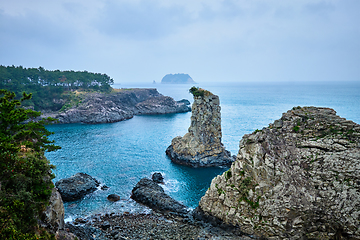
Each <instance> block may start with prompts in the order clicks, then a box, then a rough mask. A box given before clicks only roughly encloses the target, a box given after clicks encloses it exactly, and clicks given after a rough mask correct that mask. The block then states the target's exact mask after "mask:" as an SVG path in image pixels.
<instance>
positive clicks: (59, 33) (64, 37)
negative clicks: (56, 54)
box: [0, 12, 75, 47]
mask: <svg viewBox="0 0 360 240" xmlns="http://www.w3.org/2000/svg"><path fill="white" fill-rule="evenodd" d="M0 32H1V33H2V34H1V35H2V41H1V42H2V43H1V44H2V45H7V44H13V43H14V42H17V43H19V44H22V45H28V44H29V43H32V44H36V45H43V46H49V47H55V46H56V47H62V46H66V45H67V44H69V43H71V42H73V41H74V38H73V37H74V36H75V35H74V34H73V33H74V32H73V31H72V29H70V28H67V27H66V26H64V25H62V24H58V23H56V22H53V21H51V20H49V19H48V18H45V17H43V16H41V15H39V14H38V13H35V12H29V13H27V14H26V15H21V16H16V17H14V16H9V15H6V14H4V12H0Z"/></svg>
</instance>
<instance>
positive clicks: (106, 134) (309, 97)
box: [46, 82, 360, 221]
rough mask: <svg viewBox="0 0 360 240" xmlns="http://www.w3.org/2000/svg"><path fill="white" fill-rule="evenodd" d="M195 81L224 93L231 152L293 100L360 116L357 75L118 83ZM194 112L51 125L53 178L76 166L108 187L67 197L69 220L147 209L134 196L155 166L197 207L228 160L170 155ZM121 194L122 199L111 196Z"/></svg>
mask: <svg viewBox="0 0 360 240" xmlns="http://www.w3.org/2000/svg"><path fill="white" fill-rule="evenodd" d="M192 86H196V87H201V88H204V89H206V90H209V91H211V92H212V93H214V94H216V95H218V96H219V98H220V106H221V118H222V119H221V121H222V122H221V123H222V142H223V144H224V146H225V148H226V149H227V150H229V151H230V152H231V154H232V155H237V153H238V151H239V141H240V140H241V138H242V137H243V135H244V134H250V133H252V132H254V131H255V130H256V129H262V128H264V127H267V126H268V125H269V124H270V123H273V122H274V121H275V120H277V119H279V118H281V116H282V113H284V112H286V111H288V110H290V109H292V108H293V107H296V106H316V107H329V108H333V109H334V110H335V111H336V112H337V114H338V115H339V116H341V117H343V118H346V119H348V120H352V121H354V122H356V123H360V82H296V83H290V82H285V83H284V82H276V83H269V82H264V83H218V82H217V83H200V84H192V85H189V84H152V83H149V84H146V83H142V84H139V83H138V84H136V83H124V84H115V85H113V87H114V88H156V89H157V90H158V91H159V92H160V93H161V94H163V95H166V96H170V97H172V98H174V99H175V100H181V99H188V100H189V101H190V102H191V103H192V102H193V97H192V95H191V94H190V93H189V89H190V88H191V87H192ZM190 117H191V112H188V113H177V114H164V115H140V116H134V118H132V119H129V120H126V121H122V122H117V123H104V124H62V125H50V126H47V128H48V129H49V130H50V131H52V132H54V134H53V135H52V136H51V137H50V138H51V139H52V140H55V142H56V144H57V145H59V146H61V147H62V148H61V149H60V150H58V151H56V152H50V153H46V157H47V158H48V159H49V161H50V162H51V164H53V165H55V166H56V168H55V169H54V170H53V172H54V173H55V176H56V178H55V179H54V180H53V181H54V183H55V182H56V181H58V180H60V179H62V178H67V177H70V176H72V175H74V174H76V173H78V172H83V173H87V174H89V175H91V176H93V177H95V178H96V179H98V180H99V181H100V182H101V186H103V185H106V186H107V187H109V188H108V189H107V190H101V188H100V187H99V189H98V190H96V191H95V192H93V193H91V194H89V195H87V196H85V197H84V198H83V199H81V200H77V201H73V202H67V203H65V204H64V206H65V220H66V221H72V220H74V219H76V218H77V217H82V218H84V217H88V216H91V215H95V214H105V213H112V212H115V213H124V212H129V213H139V212H145V213H147V212H149V211H150V210H149V209H148V208H146V207H145V206H142V205H140V204H138V203H136V202H135V201H133V200H132V199H131V198H130V195H131V190H132V189H133V187H134V186H135V185H136V183H137V182H138V181H139V180H140V179H141V178H144V177H147V178H151V176H152V174H153V173H155V172H160V173H161V174H162V175H163V176H164V184H162V185H161V186H162V187H163V188H164V190H165V192H166V193H167V194H169V195H170V196H171V197H173V198H174V199H176V200H178V201H180V202H181V203H183V204H185V205H186V206H188V207H189V208H190V209H194V208H196V207H197V205H198V203H199V200H200V199H201V197H202V196H203V195H204V194H205V192H206V190H207V189H208V188H209V186H210V183H211V180H212V179H213V178H214V177H216V176H217V175H219V174H222V173H223V172H224V171H226V170H227V168H224V167H211V168H191V167H187V166H182V165H178V164H175V163H173V162H171V160H170V159H169V158H168V157H167V156H166V155H165V150H166V148H167V147H168V146H169V145H170V144H171V140H172V139H173V138H174V137H176V136H183V135H185V134H186V133H187V131H188V128H189V126H190ZM110 194H117V195H119V196H120V201H118V202H110V201H108V200H107V196H108V195H110Z"/></svg>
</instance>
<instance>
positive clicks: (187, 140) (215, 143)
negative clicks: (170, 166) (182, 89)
mask: <svg viewBox="0 0 360 240" xmlns="http://www.w3.org/2000/svg"><path fill="white" fill-rule="evenodd" d="M198 91H201V92H202V95H199V96H196V95H195V94H194V103H193V105H192V116H191V125H190V127H189V130H188V133H186V134H185V135H184V136H183V137H176V138H174V139H173V140H172V142H171V145H170V146H169V147H168V148H167V149H166V154H167V155H168V156H169V157H170V159H171V160H172V161H173V162H175V163H178V164H183V165H190V166H192V167H211V166H222V165H224V166H230V165H231V163H232V162H233V161H234V160H235V158H234V157H232V156H231V154H230V152H229V151H227V150H225V148H224V146H223V144H222V143H221V137H222V133H221V113H220V101H219V97H218V96H217V95H214V94H212V93H211V92H209V91H205V90H202V89H199V90H198Z"/></svg>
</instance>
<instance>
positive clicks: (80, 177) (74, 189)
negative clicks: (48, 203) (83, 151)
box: [55, 173, 100, 202]
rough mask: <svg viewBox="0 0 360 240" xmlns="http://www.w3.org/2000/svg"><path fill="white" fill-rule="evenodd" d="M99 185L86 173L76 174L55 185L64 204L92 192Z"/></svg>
mask: <svg viewBox="0 0 360 240" xmlns="http://www.w3.org/2000/svg"><path fill="white" fill-rule="evenodd" d="M99 185H100V183H99V182H98V181H97V180H96V179H95V178H93V177H91V176H90V175H88V174H86V173H77V174H75V175H73V176H71V177H69V178H64V179H61V180H59V181H57V182H56V183H55V186H56V187H57V188H58V190H59V192H60V194H61V197H62V199H63V201H64V202H68V201H74V200H78V199H81V198H82V197H84V196H85V195H86V194H89V193H91V192H94V191H95V190H96V189H97V187H98V186H99Z"/></svg>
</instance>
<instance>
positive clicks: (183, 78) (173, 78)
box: [161, 73, 196, 84]
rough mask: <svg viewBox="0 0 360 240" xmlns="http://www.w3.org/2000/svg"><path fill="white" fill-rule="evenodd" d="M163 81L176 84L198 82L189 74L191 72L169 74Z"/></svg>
mask: <svg viewBox="0 0 360 240" xmlns="http://www.w3.org/2000/svg"><path fill="white" fill-rule="evenodd" d="M161 83H165V84H167V83H175V84H185V83H190V84H195V83H196V82H195V81H194V80H193V79H192V78H191V77H190V76H189V74H184V73H176V74H167V75H165V77H163V79H162V80H161Z"/></svg>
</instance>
